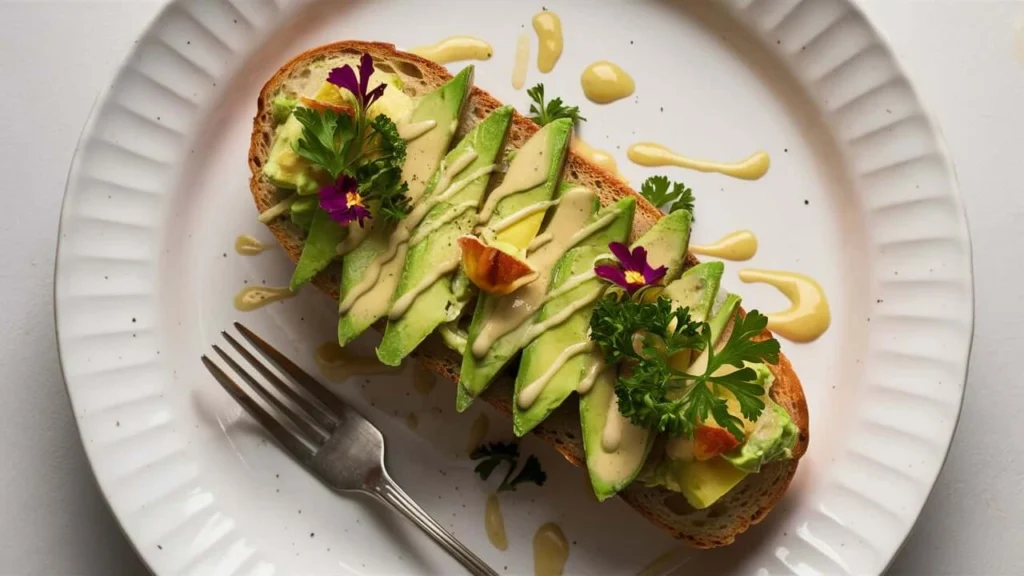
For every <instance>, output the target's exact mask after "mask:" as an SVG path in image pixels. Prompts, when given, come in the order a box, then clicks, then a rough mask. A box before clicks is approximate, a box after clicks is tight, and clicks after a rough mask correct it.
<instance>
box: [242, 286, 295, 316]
mask: <svg viewBox="0 0 1024 576" xmlns="http://www.w3.org/2000/svg"><path fill="white" fill-rule="evenodd" d="M292 296H295V292H292V291H291V290H289V289H288V287H287V286H285V287H283V288H271V287H269V286H249V287H247V288H242V290H241V291H239V292H238V294H235V309H237V310H241V311H242V312H252V311H253V310H257V309H259V308H263V307H264V306H266V305H267V304H270V303H272V302H278V301H280V300H287V299H288V298H291V297H292Z"/></svg>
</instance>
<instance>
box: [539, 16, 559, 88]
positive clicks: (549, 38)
mask: <svg viewBox="0 0 1024 576" xmlns="http://www.w3.org/2000/svg"><path fill="white" fill-rule="evenodd" d="M533 30H534V31H535V32H536V33H537V44H538V46H539V48H538V49H537V69H538V70H540V71H541V72H543V73H545V74H547V73H548V72H551V71H552V70H554V69H555V64H556V63H558V58H559V57H561V56H562V20H561V19H560V18H559V17H558V15H557V14H555V13H554V12H551V11H549V10H543V11H541V12H538V13H537V14H535V15H534V16H533Z"/></svg>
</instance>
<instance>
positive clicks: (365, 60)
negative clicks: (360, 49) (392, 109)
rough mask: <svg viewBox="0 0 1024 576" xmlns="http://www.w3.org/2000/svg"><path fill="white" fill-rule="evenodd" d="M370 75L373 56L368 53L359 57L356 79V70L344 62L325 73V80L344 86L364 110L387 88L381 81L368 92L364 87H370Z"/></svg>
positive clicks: (371, 73)
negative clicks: (357, 76) (342, 64)
mask: <svg viewBox="0 0 1024 576" xmlns="http://www.w3.org/2000/svg"><path fill="white" fill-rule="evenodd" d="M370 76H373V57H371V56H370V55H369V54H363V56H362V58H360V59H359V79H358V80H357V79H356V72H355V70H353V69H352V67H351V66H349V65H348V64H345V65H344V66H342V67H340V68H334V69H332V70H331V72H330V73H329V74H328V75H327V81H328V82H330V83H331V84H334V85H335V86H337V87H339V88H344V89H346V90H348V91H349V92H351V93H352V95H353V96H355V97H356V101H358V102H359V106H360V107H361V108H362V109H363V110H366V109H367V108H369V107H370V104H373V103H374V102H376V101H377V99H378V98H380V97H381V95H382V94H384V89H385V88H387V84H386V83H382V84H381V85H380V86H377V87H376V88H374V89H373V90H371V91H370V92H367V91H366V89H367V88H369V87H370Z"/></svg>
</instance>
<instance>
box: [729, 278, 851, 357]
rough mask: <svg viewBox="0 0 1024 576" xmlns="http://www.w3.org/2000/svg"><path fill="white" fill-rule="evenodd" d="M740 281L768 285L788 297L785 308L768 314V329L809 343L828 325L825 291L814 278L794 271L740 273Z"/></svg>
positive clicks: (828, 317)
mask: <svg viewBox="0 0 1024 576" xmlns="http://www.w3.org/2000/svg"><path fill="white" fill-rule="evenodd" d="M740 280H742V281H744V282H748V283H749V282H763V283H765V284H771V285H772V286H775V287H776V288H778V289H779V291H780V292H782V293H783V294H785V295H786V298H789V301H790V302H791V303H792V304H791V305H790V307H789V308H786V309H785V310H783V311H782V312H778V313H775V314H768V315H767V316H768V329H769V330H771V331H773V332H776V333H778V334H779V335H780V336H782V337H783V338H787V339H789V340H792V341H794V342H811V341H812V340H816V339H817V338H818V337H819V336H821V335H822V334H824V333H825V330H828V326H829V324H830V323H831V322H832V315H831V313H830V312H829V308H828V300H827V299H826V298H825V291H824V290H822V289H821V285H819V284H818V283H817V282H815V281H814V279H812V278H810V277H808V276H804V275H803V274H797V273H795V272H780V271H772V270H754V269H751V268H747V269H744V270H740Z"/></svg>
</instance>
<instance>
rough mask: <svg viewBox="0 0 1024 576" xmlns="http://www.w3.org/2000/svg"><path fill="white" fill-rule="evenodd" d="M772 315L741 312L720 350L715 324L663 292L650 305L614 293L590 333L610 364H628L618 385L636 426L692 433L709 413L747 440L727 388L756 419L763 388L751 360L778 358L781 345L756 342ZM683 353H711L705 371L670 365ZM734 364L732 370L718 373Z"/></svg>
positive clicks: (603, 302)
mask: <svg viewBox="0 0 1024 576" xmlns="http://www.w3.org/2000/svg"><path fill="white" fill-rule="evenodd" d="M767 323H768V319H767V318H766V317H765V316H764V315H762V314H760V313H759V312H757V311H756V310H754V311H751V312H749V313H747V315H746V316H740V317H737V318H736V321H735V323H734V326H733V331H732V333H731V334H730V336H729V339H728V340H727V341H726V343H725V345H724V346H723V347H722V348H721V350H719V351H718V352H715V350H714V343H713V342H712V341H711V326H710V325H709V324H708V323H707V322H694V321H693V320H692V319H691V318H690V312H689V309H687V308H673V306H672V302H671V301H670V300H669V299H668V298H665V297H660V298H658V300H657V301H655V302H650V303H645V302H638V301H634V300H632V299H628V298H627V299H623V298H622V297H621V296H620V295H616V294H609V295H607V296H605V297H604V298H602V299H601V300H600V301H599V303H598V305H597V307H596V308H595V310H594V314H593V316H592V317H591V320H590V338H591V340H593V341H594V342H596V343H597V344H598V345H599V346H600V347H601V350H602V352H603V354H604V357H605V362H606V363H608V364H609V365H616V364H617V363H620V362H622V363H623V367H624V369H622V370H620V373H619V377H618V380H617V382H616V384H615V394H616V396H617V397H618V401H619V412H621V413H622V415H623V416H626V417H627V418H629V419H630V421H631V422H633V423H634V424H636V425H638V426H643V427H645V428H649V429H654V430H657V431H659V432H667V433H669V434H671V435H673V436H686V437H689V438H692V437H693V435H694V433H695V431H696V429H697V426H698V425H700V424H701V423H702V422H704V421H706V420H707V419H708V417H709V416H710V417H711V418H713V419H714V420H715V422H717V423H718V424H719V425H720V426H722V427H723V428H725V429H727V430H728V431H729V432H730V433H732V435H733V436H735V437H736V438H737V439H740V440H742V437H743V422H742V420H740V419H739V418H738V417H736V416H734V415H733V414H730V413H729V408H728V404H727V403H726V400H725V398H724V397H723V394H722V392H723V391H726V390H727V391H729V392H731V393H732V394H733V396H735V398H736V400H737V403H738V404H739V407H740V411H741V413H742V415H743V417H744V418H747V419H748V420H751V421H754V420H757V417H758V416H760V414H761V412H762V411H763V410H764V406H765V405H764V401H763V400H762V398H761V397H762V396H763V395H764V388H763V386H762V384H760V383H759V382H758V379H757V373H756V372H755V371H754V370H753V369H752V368H750V367H747V366H746V365H745V364H746V363H747V362H750V363H758V362H769V363H774V362H777V361H778V357H779V343H778V341H776V340H774V339H767V340H760V341H758V340H755V338H756V337H757V336H758V335H759V334H760V333H761V332H762V331H763V330H764V328H765V326H766V325H767ZM680 353H689V354H691V355H692V354H696V353H706V354H707V356H708V358H707V360H708V362H707V367H706V369H705V370H704V372H703V373H702V374H688V373H686V372H682V371H679V370H676V369H675V368H673V367H672V364H671V360H672V358H673V357H674V356H675V355H676V354H680ZM724 366H733V367H735V368H737V370H736V371H734V372H731V373H729V374H718V375H716V374H715V373H716V372H717V371H718V370H719V369H720V368H722V367H724Z"/></svg>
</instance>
